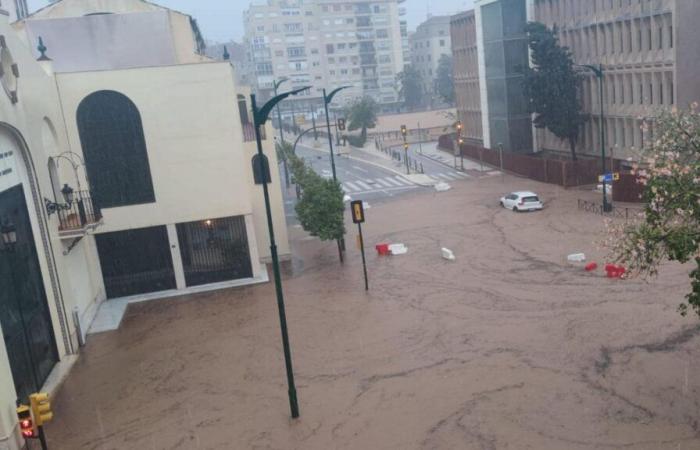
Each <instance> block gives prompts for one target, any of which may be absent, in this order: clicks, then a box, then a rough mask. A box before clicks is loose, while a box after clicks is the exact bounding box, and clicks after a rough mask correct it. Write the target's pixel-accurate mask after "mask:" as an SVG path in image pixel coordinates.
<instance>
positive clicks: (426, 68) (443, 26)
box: [410, 16, 452, 96]
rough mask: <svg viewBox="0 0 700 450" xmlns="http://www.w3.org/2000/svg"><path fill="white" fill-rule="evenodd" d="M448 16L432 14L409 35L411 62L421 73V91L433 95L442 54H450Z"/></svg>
mask: <svg viewBox="0 0 700 450" xmlns="http://www.w3.org/2000/svg"><path fill="white" fill-rule="evenodd" d="M450 42H451V37H450V16H433V17H430V18H429V19H428V20H426V21H425V22H423V23H421V24H420V25H418V27H417V28H416V32H415V33H413V34H412V35H411V39H410V49H411V64H412V65H413V67H414V68H415V69H416V70H417V71H418V73H419V74H420V75H421V80H422V81H423V91H424V92H425V93H426V94H427V95H428V96H434V95H435V82H434V80H435V76H436V74H437V67H438V63H439V61H440V57H441V56H442V55H448V56H451V55H452V46H451V43H450Z"/></svg>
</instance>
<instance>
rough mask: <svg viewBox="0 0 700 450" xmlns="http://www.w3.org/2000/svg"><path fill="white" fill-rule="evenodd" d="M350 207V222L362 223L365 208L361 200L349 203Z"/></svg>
mask: <svg viewBox="0 0 700 450" xmlns="http://www.w3.org/2000/svg"><path fill="white" fill-rule="evenodd" d="M350 208H351V211H352V223H364V222H365V208H364V205H363V204H362V200H355V201H353V202H352V203H350Z"/></svg>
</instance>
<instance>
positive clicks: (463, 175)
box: [455, 172, 469, 178]
mask: <svg viewBox="0 0 700 450" xmlns="http://www.w3.org/2000/svg"><path fill="white" fill-rule="evenodd" d="M455 173H456V174H457V175H459V176H460V177H463V178H469V175H467V174H466V173H464V172H455Z"/></svg>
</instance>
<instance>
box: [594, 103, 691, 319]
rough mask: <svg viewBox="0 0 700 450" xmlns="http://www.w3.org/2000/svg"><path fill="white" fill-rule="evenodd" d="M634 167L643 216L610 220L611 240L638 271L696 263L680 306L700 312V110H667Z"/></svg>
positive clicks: (614, 254) (619, 256)
mask: <svg viewBox="0 0 700 450" xmlns="http://www.w3.org/2000/svg"><path fill="white" fill-rule="evenodd" d="M654 133H655V138H654V141H653V143H652V145H651V147H650V148H648V149H646V150H643V151H644V155H643V157H642V160H641V163H640V165H639V166H638V167H635V172H636V174H637V177H638V179H639V182H640V183H641V184H643V185H644V193H643V199H644V201H645V202H646V207H645V210H644V216H643V218H641V220H639V221H637V222H634V223H631V224H624V225H614V224H612V223H611V224H609V227H610V230H609V234H608V236H607V241H606V245H607V247H608V248H609V249H610V250H611V255H612V257H613V258H614V260H616V261H618V262H621V263H623V264H625V266H626V267H627V268H629V269H630V270H631V272H632V273H633V274H638V275H643V276H650V275H656V274H657V271H658V267H659V265H660V264H661V263H662V262H663V261H666V260H668V261H678V262H680V263H687V262H690V261H692V262H693V263H694V270H693V271H692V272H691V273H690V278H691V280H692V283H691V291H690V293H688V295H687V296H686V302H685V303H682V304H681V305H680V307H679V311H680V313H681V314H682V315H686V314H687V313H688V309H689V308H690V309H692V310H693V311H695V313H696V314H698V315H699V316H700V113H698V105H697V103H696V104H693V105H692V106H691V109H690V110H689V111H683V112H676V111H673V112H664V113H661V115H660V116H659V117H658V118H657V122H656V126H655V127H654Z"/></svg>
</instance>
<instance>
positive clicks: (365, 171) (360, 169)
mask: <svg viewBox="0 0 700 450" xmlns="http://www.w3.org/2000/svg"><path fill="white" fill-rule="evenodd" d="M352 168H353V169H355V170H359V171H360V172H364V173H369V170H366V169H363V168H362V167H357V166H352Z"/></svg>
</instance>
